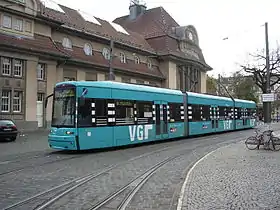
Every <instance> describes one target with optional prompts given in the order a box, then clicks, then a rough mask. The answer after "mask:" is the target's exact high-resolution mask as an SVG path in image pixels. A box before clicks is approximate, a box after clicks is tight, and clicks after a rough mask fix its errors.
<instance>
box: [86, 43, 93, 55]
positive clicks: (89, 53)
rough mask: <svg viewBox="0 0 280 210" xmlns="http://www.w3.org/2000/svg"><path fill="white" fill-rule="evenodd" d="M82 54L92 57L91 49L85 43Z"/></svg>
mask: <svg viewBox="0 0 280 210" xmlns="http://www.w3.org/2000/svg"><path fill="white" fill-rule="evenodd" d="M84 52H85V54H86V55H92V47H91V45H90V44H89V43H85V45H84Z"/></svg>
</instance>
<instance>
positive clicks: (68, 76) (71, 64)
mask: <svg viewBox="0 0 280 210" xmlns="http://www.w3.org/2000/svg"><path fill="white" fill-rule="evenodd" d="M112 40H113V41H114V45H113V46H114V47H113V50H112V53H111V50H110V49H111V48H110V42H111V41H112ZM111 54H112V64H111V65H112V67H113V69H114V75H115V78H114V79H115V80H116V81H120V82H129V83H139V84H149V85H153V86H158V87H166V88H172V89H182V90H191V91H196V92H206V72H207V71H209V70H211V67H210V66H208V65H207V64H206V62H205V60H204V57H203V54H202V52H201V49H200V48H199V42H198V34H197V32H196V30H195V28H194V27H193V26H179V25H178V24H177V23H176V21H175V20H174V19H173V18H172V17H171V16H170V15H169V14H168V13H167V12H166V11H165V10H164V9H163V8H162V7H158V8H153V9H149V10H147V9H146V6H145V5H143V4H138V3H134V4H131V5H130V14H129V15H128V16H124V17H120V18H117V19H116V20H115V21H114V22H113V23H111V22H109V21H106V20H103V19H100V18H98V17H93V16H91V15H89V14H86V13H84V12H81V11H79V10H78V11H77V10H74V9H71V8H69V7H67V6H63V5H58V4H56V3H54V2H53V1H50V0H44V1H41V0H0V58H1V59H0V96H1V100H0V117H1V118H11V119H13V120H15V121H16V122H17V124H18V126H19V127H20V128H22V129H30V128H32V129H35V128H38V127H44V126H46V125H47V124H48V122H50V120H51V101H50V102H49V104H48V108H47V110H45V109H44V106H43V101H44V99H45V97H46V96H47V95H49V94H51V93H52V90H53V87H54V85H55V83H57V82H60V81H64V80H108V78H109V77H108V73H109V64H110V62H109V60H110V56H111Z"/></svg>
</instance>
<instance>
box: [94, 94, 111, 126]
mask: <svg viewBox="0 0 280 210" xmlns="http://www.w3.org/2000/svg"><path fill="white" fill-rule="evenodd" d="M107 109H108V105H107V100H106V99H95V119H96V125H97V126H102V125H107V118H108V116H107Z"/></svg>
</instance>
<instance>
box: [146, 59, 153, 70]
mask: <svg viewBox="0 0 280 210" xmlns="http://www.w3.org/2000/svg"><path fill="white" fill-rule="evenodd" d="M147 65H148V68H149V69H151V68H152V61H151V60H150V59H148V62H147Z"/></svg>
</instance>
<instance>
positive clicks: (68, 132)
mask: <svg viewBox="0 0 280 210" xmlns="http://www.w3.org/2000/svg"><path fill="white" fill-rule="evenodd" d="M66 134H67V135H70V134H74V132H72V131H66Z"/></svg>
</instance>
